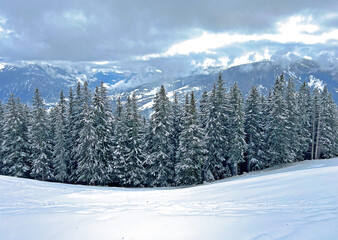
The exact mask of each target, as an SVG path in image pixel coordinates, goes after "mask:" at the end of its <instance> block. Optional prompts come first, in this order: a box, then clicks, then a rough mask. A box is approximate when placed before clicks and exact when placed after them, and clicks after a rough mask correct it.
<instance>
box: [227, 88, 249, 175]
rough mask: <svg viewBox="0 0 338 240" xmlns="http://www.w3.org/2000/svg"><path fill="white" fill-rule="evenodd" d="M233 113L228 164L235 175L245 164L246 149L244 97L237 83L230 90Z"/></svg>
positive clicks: (231, 115) (230, 117)
mask: <svg viewBox="0 0 338 240" xmlns="http://www.w3.org/2000/svg"><path fill="white" fill-rule="evenodd" d="M230 105H231V110H232V111H231V113H230V115H229V120H230V121H229V122H230V124H229V125H230V130H229V133H230V135H229V138H230V141H229V146H230V148H229V159H228V164H230V166H231V167H232V173H233V175H237V174H238V173H239V169H238V167H239V164H241V163H244V162H245V160H244V152H245V148H246V144H245V133H244V112H243V97H242V94H241V92H240V90H239V88H238V86H237V83H235V84H234V86H233V87H232V88H231V89H230Z"/></svg>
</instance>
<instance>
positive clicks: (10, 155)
mask: <svg viewBox="0 0 338 240" xmlns="http://www.w3.org/2000/svg"><path fill="white" fill-rule="evenodd" d="M6 108H7V112H6V114H5V124H4V128H3V143H2V153H3V164H4V167H3V173H4V174H6V175H11V176H17V177H29V174H30V171H31V158H30V155H31V151H30V144H29V130H28V121H29V116H28V109H27V107H25V106H24V105H23V104H22V103H21V101H20V99H19V98H17V99H15V98H14V95H13V94H11V95H10V97H9V99H8V102H7V105H6Z"/></svg>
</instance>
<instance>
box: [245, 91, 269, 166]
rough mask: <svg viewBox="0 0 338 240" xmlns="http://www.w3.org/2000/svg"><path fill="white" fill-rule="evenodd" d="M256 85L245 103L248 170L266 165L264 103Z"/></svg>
mask: <svg viewBox="0 0 338 240" xmlns="http://www.w3.org/2000/svg"><path fill="white" fill-rule="evenodd" d="M263 103H264V98H263V99H262V98H261V97H260V95H259V93H258V90H257V88H256V87H255V86H252V88H251V90H250V93H249V97H248V99H247V101H246V104H245V124H244V126H245V139H246V143H247V154H246V159H247V161H246V162H247V170H248V171H251V170H257V169H262V168H264V167H265V154H264V145H263V144H264V130H263V129H264V126H263V105H262V104H263Z"/></svg>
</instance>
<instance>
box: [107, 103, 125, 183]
mask: <svg viewBox="0 0 338 240" xmlns="http://www.w3.org/2000/svg"><path fill="white" fill-rule="evenodd" d="M124 112H125V109H124V108H123V105H122V102H121V98H120V97H119V98H118V99H117V102H116V111H115V114H114V125H113V127H114V128H113V131H114V134H113V171H112V173H111V175H110V179H111V182H112V184H113V185H114V186H123V184H124V183H125V182H127V179H126V178H125V177H126V175H125V172H126V153H127V152H128V149H127V148H126V147H127V135H126V125H125V121H124V120H125V118H124V116H125V113H124Z"/></svg>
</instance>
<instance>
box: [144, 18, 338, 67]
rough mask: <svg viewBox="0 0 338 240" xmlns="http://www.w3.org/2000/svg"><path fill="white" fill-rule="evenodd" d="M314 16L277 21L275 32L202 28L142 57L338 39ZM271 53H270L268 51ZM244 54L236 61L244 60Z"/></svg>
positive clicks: (309, 43) (313, 42) (333, 30)
mask: <svg viewBox="0 0 338 240" xmlns="http://www.w3.org/2000/svg"><path fill="white" fill-rule="evenodd" d="M314 22H315V21H314V19H313V18H312V16H302V15H297V16H292V17H290V18H288V19H286V20H284V21H280V22H277V23H276V30H275V32H274V33H264V34H238V33H234V34H232V33H227V32H225V33H211V32H207V31H203V33H202V35H201V36H199V37H197V38H192V39H188V40H185V41H182V42H180V43H177V44H174V45H172V46H171V47H169V49H168V50H167V51H165V52H163V53H160V54H158V53H155V54H149V55H145V56H139V57H138V59H139V60H149V59H150V58H158V57H170V56H175V55H189V54H191V53H195V54H198V53H215V52H214V50H216V49H220V48H222V47H226V46H230V45H232V44H239V43H248V42H258V41H271V42H275V43H280V44H286V43H301V44H305V45H312V44H324V43H326V42H328V41H331V40H333V41H338V29H331V30H328V31H327V32H320V29H321V27H320V25H318V24H316V23H314ZM267 54H269V53H267ZM254 58H256V59H260V58H261V59H266V58H269V57H268V56H264V55H263V56H260V55H257V56H255V57H254ZM244 60H245V59H244V56H243V57H241V58H238V59H237V60H236V61H237V62H238V63H240V62H241V61H244Z"/></svg>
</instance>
